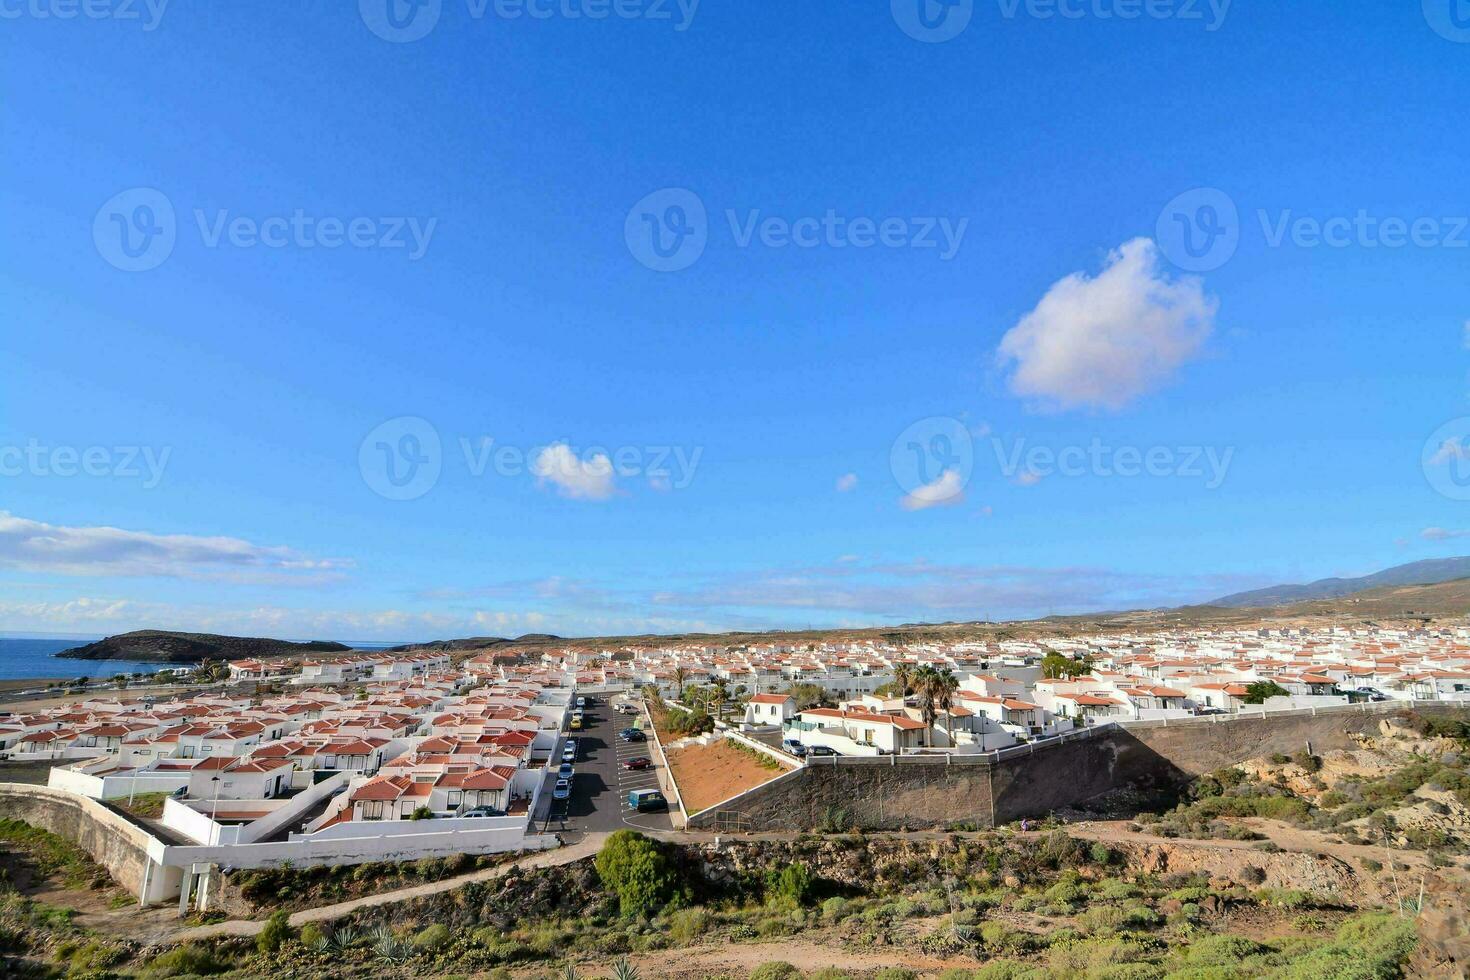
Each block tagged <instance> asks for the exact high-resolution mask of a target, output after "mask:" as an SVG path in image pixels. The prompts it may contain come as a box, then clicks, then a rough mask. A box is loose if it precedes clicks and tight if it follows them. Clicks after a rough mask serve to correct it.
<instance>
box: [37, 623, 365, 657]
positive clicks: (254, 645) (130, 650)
mask: <svg viewBox="0 0 1470 980" xmlns="http://www.w3.org/2000/svg"><path fill="white" fill-rule="evenodd" d="M350 649H351V647H348V646H344V645H343V644H341V643H328V642H324V641H321V640H316V641H312V642H310V643H292V642H290V641H288V640H271V639H265V638H262V637H253V636H219V635H216V634H213V633H172V632H168V631H166V630H135V631H134V632H132V633H119V634H118V635H117V636H109V637H107V638H106V639H103V640H98V641H97V642H96V643H88V644H86V645H85V646H79V647H72V648H71V649H69V650H63V651H61V652H60V653H58V654H57V656H58V657H66V658H68V659H71V660H137V661H141V662H145V663H165V664H193V663H199V662H200V661H202V660H240V659H243V658H247V657H283V656H291V655H300V654H304V653H306V654H310V653H340V652H342V651H346V650H350Z"/></svg>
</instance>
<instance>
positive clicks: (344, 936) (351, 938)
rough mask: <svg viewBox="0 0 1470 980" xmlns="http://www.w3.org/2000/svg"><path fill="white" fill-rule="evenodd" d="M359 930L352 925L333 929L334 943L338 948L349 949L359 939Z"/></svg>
mask: <svg viewBox="0 0 1470 980" xmlns="http://www.w3.org/2000/svg"><path fill="white" fill-rule="evenodd" d="M358 938H359V937H358V934H357V930H356V929H354V928H352V927H351V926H343V927H342V928H341V929H334V930H333V931H332V944H333V945H334V946H336V948H337V949H348V948H350V947H351V946H352V945H353V944H354V943H356V942H357V940H358Z"/></svg>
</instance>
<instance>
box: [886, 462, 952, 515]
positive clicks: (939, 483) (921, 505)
mask: <svg viewBox="0 0 1470 980" xmlns="http://www.w3.org/2000/svg"><path fill="white" fill-rule="evenodd" d="M964 500H965V485H964V481H962V480H961V479H960V472H959V470H945V471H944V472H943V473H940V474H939V478H938V479H936V480H935V481H934V482H933V483H926V484H924V485H923V486H921V487H919V488H917V489H916V490H914V492H913V493H909V494H905V495H904V497H903V499H902V500H900V501H899V502H898V503H899V506H900V507H902V508H903V509H904V510H926V509H927V508H930V507H952V506H954V505H955V504H959V503H963V502H964Z"/></svg>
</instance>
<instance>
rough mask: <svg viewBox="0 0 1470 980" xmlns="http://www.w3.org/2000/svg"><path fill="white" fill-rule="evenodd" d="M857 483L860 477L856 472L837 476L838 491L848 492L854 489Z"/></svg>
mask: <svg viewBox="0 0 1470 980" xmlns="http://www.w3.org/2000/svg"><path fill="white" fill-rule="evenodd" d="M857 485H858V478H857V474H856V473H844V474H842V475H841V476H839V477H838V478H837V492H838V493H847V491H849V490H851V489H853V488H854V487H856V486H857Z"/></svg>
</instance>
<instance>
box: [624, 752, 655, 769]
mask: <svg viewBox="0 0 1470 980" xmlns="http://www.w3.org/2000/svg"><path fill="white" fill-rule="evenodd" d="M623 768H624V769H652V768H653V760H652V759H650V758H649V757H648V756H646V755H635V756H633V758H631V759H629V760H628V761H627V762H624V763H623Z"/></svg>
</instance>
